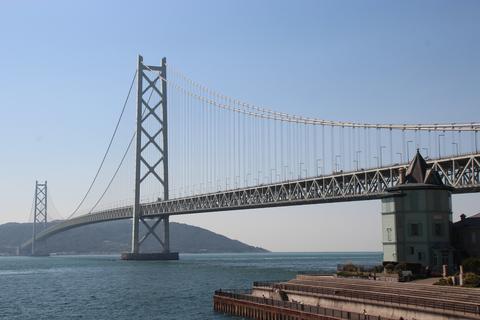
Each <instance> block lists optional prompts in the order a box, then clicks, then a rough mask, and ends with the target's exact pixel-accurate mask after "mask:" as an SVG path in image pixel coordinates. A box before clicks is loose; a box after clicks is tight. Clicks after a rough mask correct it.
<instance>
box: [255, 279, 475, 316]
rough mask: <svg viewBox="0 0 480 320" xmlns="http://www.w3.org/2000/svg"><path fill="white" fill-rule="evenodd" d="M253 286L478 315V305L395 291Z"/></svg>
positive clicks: (280, 285)
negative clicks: (378, 291)
mask: <svg viewBox="0 0 480 320" xmlns="http://www.w3.org/2000/svg"><path fill="white" fill-rule="evenodd" d="M253 286H254V287H263V288H266V287H269V288H271V289H280V290H289V291H299V292H302V293H313V294H320V295H329V296H337V297H345V298H349V299H358V300H370V301H376V302H381V303H385V304H387V303H388V304H396V305H399V306H401V305H404V306H414V307H417V308H431V309H437V310H442V311H453V312H460V313H463V314H467V313H468V314H477V315H480V306H479V305H476V304H473V303H468V302H451V301H441V300H437V299H433V298H432V299H430V298H422V297H417V296H415V297H412V296H408V295H400V294H396V293H392V294H389V293H370V292H365V291H359V290H350V289H345V288H339V289H336V288H324V287H316V286H308V285H296V284H287V283H273V282H270V281H256V282H254V283H253Z"/></svg>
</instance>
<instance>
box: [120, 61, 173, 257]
mask: <svg viewBox="0 0 480 320" xmlns="http://www.w3.org/2000/svg"><path fill="white" fill-rule="evenodd" d="M136 132H137V134H136V152H135V200H134V205H133V218H132V220H133V221H132V246H131V251H130V252H129V253H123V254H122V259H124V260H178V253H171V252H170V226H169V216H168V213H167V212H153V213H152V212H149V213H148V214H146V213H144V212H143V210H142V205H141V198H142V186H144V185H145V186H148V187H149V189H150V190H151V189H152V187H153V188H155V187H157V186H158V187H160V190H161V191H160V195H162V196H161V197H159V198H158V201H166V200H168V199H169V192H168V185H169V184H168V114H167V61H166V59H165V58H163V59H162V64H161V66H150V65H146V64H144V63H143V58H142V56H138V62H137V130H136ZM148 220H150V221H153V222H152V223H149V222H147V221H148ZM162 221H163V225H164V233H163V240H162V239H161V238H160V237H159V236H158V235H157V233H156V232H155V228H156V227H157V226H159V224H160V223H161V222H162ZM140 222H141V223H142V225H143V226H144V227H145V228H146V234H145V235H144V236H143V237H142V238H141V239H140V226H141V224H140ZM149 236H152V237H154V238H155V239H157V241H158V242H159V244H160V246H161V247H162V251H160V252H154V253H142V252H141V245H142V243H143V242H144V241H145V240H146V239H147V238H148V237H149Z"/></svg>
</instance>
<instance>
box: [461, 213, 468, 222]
mask: <svg viewBox="0 0 480 320" xmlns="http://www.w3.org/2000/svg"><path fill="white" fill-rule="evenodd" d="M466 217H467V216H466V215H465V214H464V213H462V214H461V215H460V220H461V221H463V220H465V218H466Z"/></svg>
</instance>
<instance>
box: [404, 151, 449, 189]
mask: <svg viewBox="0 0 480 320" xmlns="http://www.w3.org/2000/svg"><path fill="white" fill-rule="evenodd" d="M405 183H422V184H431V185H437V186H442V185H443V182H442V179H441V178H440V176H439V175H438V172H437V171H435V170H433V169H431V168H428V165H427V162H426V161H425V159H423V157H422V155H421V154H420V151H419V150H418V149H417V153H416V154H415V157H414V158H413V159H412V161H411V162H410V165H409V166H408V169H407V172H406V175H405Z"/></svg>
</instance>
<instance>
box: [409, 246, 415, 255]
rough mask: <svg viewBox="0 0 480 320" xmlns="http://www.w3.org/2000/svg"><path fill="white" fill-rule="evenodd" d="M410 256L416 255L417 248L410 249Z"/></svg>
mask: <svg viewBox="0 0 480 320" xmlns="http://www.w3.org/2000/svg"><path fill="white" fill-rule="evenodd" d="M410 254H412V255H413V254H415V247H410Z"/></svg>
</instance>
